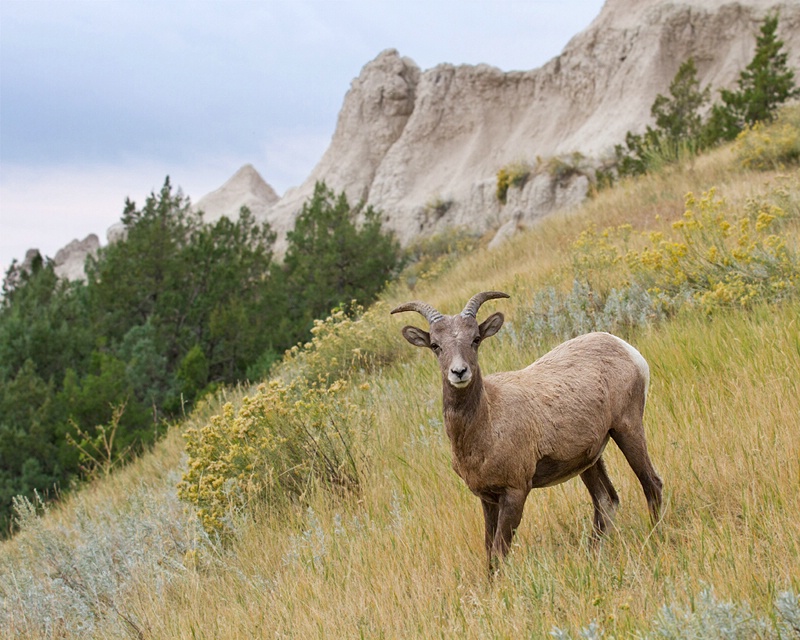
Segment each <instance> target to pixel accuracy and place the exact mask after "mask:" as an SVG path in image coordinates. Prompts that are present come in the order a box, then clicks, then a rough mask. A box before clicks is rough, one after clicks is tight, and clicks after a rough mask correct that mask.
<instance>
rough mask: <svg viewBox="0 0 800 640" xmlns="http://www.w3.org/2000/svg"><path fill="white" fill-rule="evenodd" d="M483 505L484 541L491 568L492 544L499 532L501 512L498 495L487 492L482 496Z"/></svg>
mask: <svg viewBox="0 0 800 640" xmlns="http://www.w3.org/2000/svg"><path fill="white" fill-rule="evenodd" d="M481 506H482V507H483V524H484V526H485V528H486V533H485V536H484V543H485V545H486V560H487V562H488V563H489V569H490V570H491V567H492V545H493V544H494V537H495V534H496V533H497V517H498V515H499V513H500V502H499V500H498V497H497V496H496V495H494V494H485V495H482V496H481Z"/></svg>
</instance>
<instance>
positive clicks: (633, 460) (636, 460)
mask: <svg viewBox="0 0 800 640" xmlns="http://www.w3.org/2000/svg"><path fill="white" fill-rule="evenodd" d="M611 437H612V438H613V439H614V442H616V443H617V446H618V447H619V448H620V451H622V453H623V455H624V456H625V459H626V460H627V461H628V464H629V465H631V469H633V472H634V473H635V474H636V477H637V478H638V479H639V483H640V484H641V485H642V491H644V497H645V499H646V500H647V507H648V509H649V510H650V520H651V521H652V523H653V526H655V525H657V524H658V521H659V520H660V519H661V490H662V487H663V483H662V482H661V478H660V477H659V475H658V473H656V470H655V467H653V463H652V462H651V461H650V456H649V455H647V443H646V442H645V439H644V428H643V427H639V428H638V429H636V430H632V429H626V430H624V431H622V430H616V429H612V431H611Z"/></svg>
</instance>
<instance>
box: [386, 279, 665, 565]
mask: <svg viewBox="0 0 800 640" xmlns="http://www.w3.org/2000/svg"><path fill="white" fill-rule="evenodd" d="M508 297H509V296H508V295H507V294H505V293H501V292H498V291H485V292H483V293H478V294H477V295H475V296H473V297H472V299H471V300H470V301H469V302H468V303H467V305H466V306H465V307H464V310H463V311H462V312H461V313H460V314H459V315H455V316H446V315H443V314H441V313H439V312H438V311H436V309H434V308H433V307H432V306H430V305H429V304H426V303H424V302H419V301H414V302H408V303H406V304H402V305H400V306H399V307H397V308H395V309H393V310H392V313H399V312H401V311H416V312H418V313H420V314H421V315H422V316H424V317H425V319H426V320H427V321H428V323H429V325H430V331H429V332H428V331H423V330H422V329H419V328H417V327H414V326H406V327H404V328H403V330H402V333H403V336H404V337H405V339H406V340H408V342H410V343H411V344H412V345H414V346H417V347H426V348H429V349H430V350H431V351H433V353H434V354H435V355H436V357H437V359H438V360H439V367H440V369H441V372H442V387H443V410H444V423H445V428H446V430H447V435H448V437H449V438H450V444H451V448H452V453H453V468H454V469H455V471H456V473H457V474H458V475H459V476H461V478H462V479H463V480H464V482H466V484H467V486H468V487H469V488H470V490H471V491H472V492H473V493H474V494H476V495H477V496H478V497H479V498H480V499H481V504H482V506H483V516H484V522H485V526H486V537H485V543H486V554H487V559H488V562H489V569H490V571H491V570H492V567H493V566H494V565H496V564H497V562H498V560H502V558H504V557H505V555H506V553H507V552H508V550H509V546H510V545H511V539H512V537H513V536H514V532H515V530H516V528H517V526H518V525H519V523H520V520H521V518H522V510H523V507H524V505H525V499H526V498H527V496H528V493H529V492H530V490H531V489H535V488H539V487H550V486H553V485H556V484H559V483H561V482H564V481H565V480H568V479H570V478H572V477H574V476H576V475H579V474H580V477H581V480H583V483H584V484H585V485H586V488H587V489H588V490H589V493H590V494H591V496H592V503H593V505H594V532H595V534H594V535H595V536H599V535H601V534H603V533H604V532H605V531H606V530H607V529H608V527H609V525H610V524H611V522H612V519H613V517H614V512H615V510H616V508H617V506H618V504H619V497H618V496H617V492H616V491H615V490H614V486H613V485H612V484H611V480H610V479H609V477H608V474H607V473H606V467H605V464H604V463H603V457H602V454H603V450H604V449H605V446H606V444H607V443H608V439H609V438H612V439H613V440H614V442H616V443H617V446H619V448H620V449H621V450H622V453H623V454H624V455H625V458H626V459H627V461H628V464H630V466H631V468H632V469H633V471H634V472H635V473H636V476H637V478H638V479H639V482H640V483H641V485H642V489H643V490H644V495H645V497H646V499H647V504H648V507H649V509H650V516H651V519H652V521H653V524H654V525H655V524H656V523H657V521H658V519H659V516H660V511H661V487H662V483H661V478H659V476H658V474H657V473H656V471H655V469H654V468H653V465H652V463H651V462H650V458H649V456H648V455H647V444H646V442H645V436H644V427H643V425H642V415H643V413H644V405H645V400H646V397H647V387H648V384H649V378H650V373H649V367H648V365H647V362H646V361H645V359H644V358H643V357H642V355H641V354H640V353H639V352H638V351H637V350H636V349H635V348H633V347H632V346H631V345H629V344H628V343H627V342H625V341H624V340H622V339H620V338H617V337H616V336H612V335H611V334H609V333H600V332H597V333H589V334H586V335H582V336H579V337H577V338H573V339H572V340H568V341H567V342H564V343H563V344H561V345H559V346H558V347H556V348H555V349H553V350H552V351H550V352H549V353H547V354H546V355H544V356H542V357H541V358H539V359H538V360H537V361H536V362H534V363H533V364H531V365H530V366H528V367H526V368H525V369H521V370H519V371H506V372H502V373H494V374H491V375H487V376H486V377H484V376H483V375H482V374H481V370H480V367H479V366H478V347H479V345H480V343H481V342H483V340H485V339H486V338H488V337H490V336H493V335H494V334H495V333H497V332H498V331H499V329H500V327H501V326H502V325H503V319H504V318H503V314H502V313H495V314H492V315H491V316H489V317H488V318H487V319H486V320H484V321H483V322H482V323H480V324H478V321H477V319H476V315H477V312H478V309H479V308H480V306H481V305H482V304H483V303H484V302H486V301H487V300H491V299H494V298H508Z"/></svg>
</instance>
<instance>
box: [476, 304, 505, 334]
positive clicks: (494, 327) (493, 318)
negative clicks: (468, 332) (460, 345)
mask: <svg viewBox="0 0 800 640" xmlns="http://www.w3.org/2000/svg"><path fill="white" fill-rule="evenodd" d="M503 320H505V318H504V317H503V314H502V313H500V312H499V311H498V312H497V313H493V314H492V315H490V316H489V317H488V318H486V320H484V321H483V322H481V324H480V326H478V331H479V332H480V334H481V340H485V339H486V338H490V337H492V336H493V335H494V334H495V333H497V332H498V331H500V327H502V326H503Z"/></svg>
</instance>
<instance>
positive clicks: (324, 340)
mask: <svg viewBox="0 0 800 640" xmlns="http://www.w3.org/2000/svg"><path fill="white" fill-rule="evenodd" d="M389 310H390V309H389V305H388V304H387V303H386V302H383V301H379V302H376V303H375V304H373V305H372V306H371V307H370V309H369V310H368V311H364V308H363V307H361V306H360V305H358V304H357V303H356V302H355V301H353V302H352V303H351V304H350V307H349V312H345V311H344V310H343V309H335V310H334V311H333V312H331V314H330V315H329V316H328V317H327V318H325V319H324V320H315V321H314V326H313V327H312V329H311V334H312V335H311V340H309V341H308V342H306V343H305V344H302V345H295V346H294V347H292V348H291V349H289V350H288V351H287V352H286V353H285V354H284V357H283V361H282V362H281V363H280V364H279V365H278V366H277V367H276V368H275V370H274V371H273V375H274V376H275V377H277V378H279V379H281V380H285V381H288V380H295V379H297V378H303V379H305V380H307V381H315V380H319V379H322V380H325V381H327V382H332V381H334V380H338V379H340V378H344V379H349V378H350V377H351V376H353V375H354V374H357V373H360V372H368V371H372V370H374V369H375V368H377V367H381V366H384V365H386V364H388V363H389V362H392V361H393V360H394V359H395V358H396V357H397V356H398V355H399V354H402V353H403V352H402V350H400V349H398V348H397V340H396V339H395V338H396V332H397V327H396V326H395V325H394V323H393V322H392V320H391V316H390V314H389Z"/></svg>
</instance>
